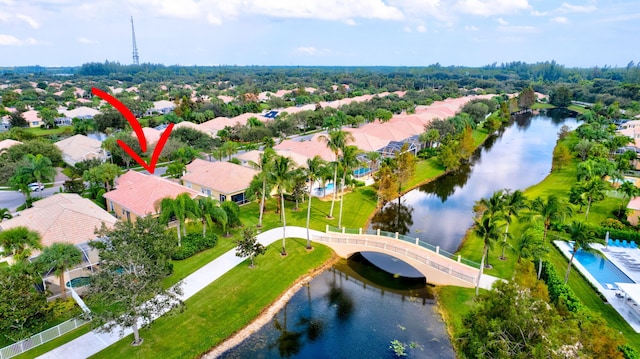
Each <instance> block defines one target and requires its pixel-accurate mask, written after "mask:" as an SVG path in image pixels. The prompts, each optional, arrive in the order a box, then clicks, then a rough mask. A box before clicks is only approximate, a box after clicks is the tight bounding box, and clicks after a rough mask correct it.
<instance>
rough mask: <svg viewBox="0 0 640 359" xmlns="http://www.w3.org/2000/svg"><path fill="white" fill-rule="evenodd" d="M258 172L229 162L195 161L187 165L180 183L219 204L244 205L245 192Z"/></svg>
mask: <svg viewBox="0 0 640 359" xmlns="http://www.w3.org/2000/svg"><path fill="white" fill-rule="evenodd" d="M258 173H259V171H258V170H255V169H253V168H249V167H245V166H241V165H236V164H234V163H230V162H209V161H204V160H201V159H195V160H193V162H191V163H190V164H188V165H187V170H186V174H185V175H184V176H182V178H181V180H182V183H183V184H184V185H185V186H186V187H187V188H192V189H194V190H196V191H198V192H201V193H203V194H205V195H207V196H209V197H212V198H214V199H216V200H219V201H220V202H224V201H234V202H236V203H238V204H243V203H245V202H246V201H245V197H246V196H245V191H246V190H247V188H249V185H250V184H251V181H252V180H253V177H255V175H256V174H258Z"/></svg>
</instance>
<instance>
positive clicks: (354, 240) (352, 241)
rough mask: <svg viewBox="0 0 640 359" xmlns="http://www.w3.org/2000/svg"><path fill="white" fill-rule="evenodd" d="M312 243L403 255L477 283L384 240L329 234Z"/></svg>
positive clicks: (315, 239)
mask: <svg viewBox="0 0 640 359" xmlns="http://www.w3.org/2000/svg"><path fill="white" fill-rule="evenodd" d="M313 240H314V241H317V242H324V243H336V244H349V245H357V246H364V247H372V248H381V249H384V250H387V251H390V252H394V253H397V254H400V255H403V256H405V257H407V258H411V259H413V260H416V261H418V262H420V263H424V264H426V265H428V266H430V267H432V268H434V269H436V270H438V271H440V272H443V273H446V274H448V275H450V276H452V277H455V278H459V279H461V280H463V281H465V282H468V283H472V284H475V283H476V281H477V276H472V275H469V274H466V273H462V272H460V271H458V270H456V269H454V267H453V264H450V265H448V266H447V265H443V264H440V263H437V262H436V261H432V260H431V259H429V258H427V257H425V256H421V255H419V254H417V253H415V252H414V251H411V250H410V249H409V248H406V247H400V246H395V245H393V244H390V243H388V242H387V241H384V240H375V239H371V238H367V237H362V238H358V237H338V236H331V235H329V233H328V234H327V235H321V236H314V238H313Z"/></svg>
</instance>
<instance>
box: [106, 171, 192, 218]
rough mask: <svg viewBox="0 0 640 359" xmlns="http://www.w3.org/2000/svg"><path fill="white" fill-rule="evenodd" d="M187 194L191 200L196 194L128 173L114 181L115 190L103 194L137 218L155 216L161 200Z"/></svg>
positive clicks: (189, 190)
mask: <svg viewBox="0 0 640 359" xmlns="http://www.w3.org/2000/svg"><path fill="white" fill-rule="evenodd" d="M181 193H189V195H190V196H191V198H194V197H196V196H197V195H198V192H196V191H194V190H192V189H189V188H187V187H184V186H181V185H179V184H177V183H173V182H171V181H169V180H166V179H164V178H161V177H156V176H149V175H145V174H142V173H139V172H136V171H129V172H127V173H125V174H123V175H122V176H120V177H118V178H117V179H116V189H115V190H113V191H109V192H107V193H105V194H104V198H106V199H107V200H111V201H113V202H114V203H117V204H119V205H121V206H122V207H124V208H125V209H128V210H129V211H131V212H133V213H135V214H136V215H139V216H145V215H147V214H157V213H158V212H157V205H158V203H159V202H160V200H162V199H163V198H166V197H170V198H176V196H177V195H179V194H181Z"/></svg>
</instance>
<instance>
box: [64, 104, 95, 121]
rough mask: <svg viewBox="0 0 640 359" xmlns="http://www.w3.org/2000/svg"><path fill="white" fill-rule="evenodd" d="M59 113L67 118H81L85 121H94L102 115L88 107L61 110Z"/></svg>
mask: <svg viewBox="0 0 640 359" xmlns="http://www.w3.org/2000/svg"><path fill="white" fill-rule="evenodd" d="M58 112H59V113H60V114H62V115H63V116H64V117H67V118H80V119H83V120H88V119H92V118H94V117H95V115H99V114H101V113H102V112H100V111H98V110H96V109H95V108H91V107H86V106H80V107H76V108H74V109H73V110H67V109H65V108H59V109H58Z"/></svg>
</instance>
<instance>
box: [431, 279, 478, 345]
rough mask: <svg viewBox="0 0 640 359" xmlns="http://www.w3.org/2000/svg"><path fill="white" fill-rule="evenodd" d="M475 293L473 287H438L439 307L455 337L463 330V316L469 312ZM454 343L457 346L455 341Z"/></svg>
mask: <svg viewBox="0 0 640 359" xmlns="http://www.w3.org/2000/svg"><path fill="white" fill-rule="evenodd" d="M475 294H476V292H475V289H473V288H463V287H454V286H442V287H436V296H437V299H438V308H439V310H440V314H441V315H442V317H443V319H444V321H445V322H446V323H447V331H448V332H449V336H450V337H451V338H455V337H456V336H457V335H458V334H459V333H460V332H461V331H462V329H463V325H462V317H464V315H465V314H467V312H469V309H470V308H471V304H472V301H473V297H474V295H475ZM453 344H454V347H455V342H453Z"/></svg>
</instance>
